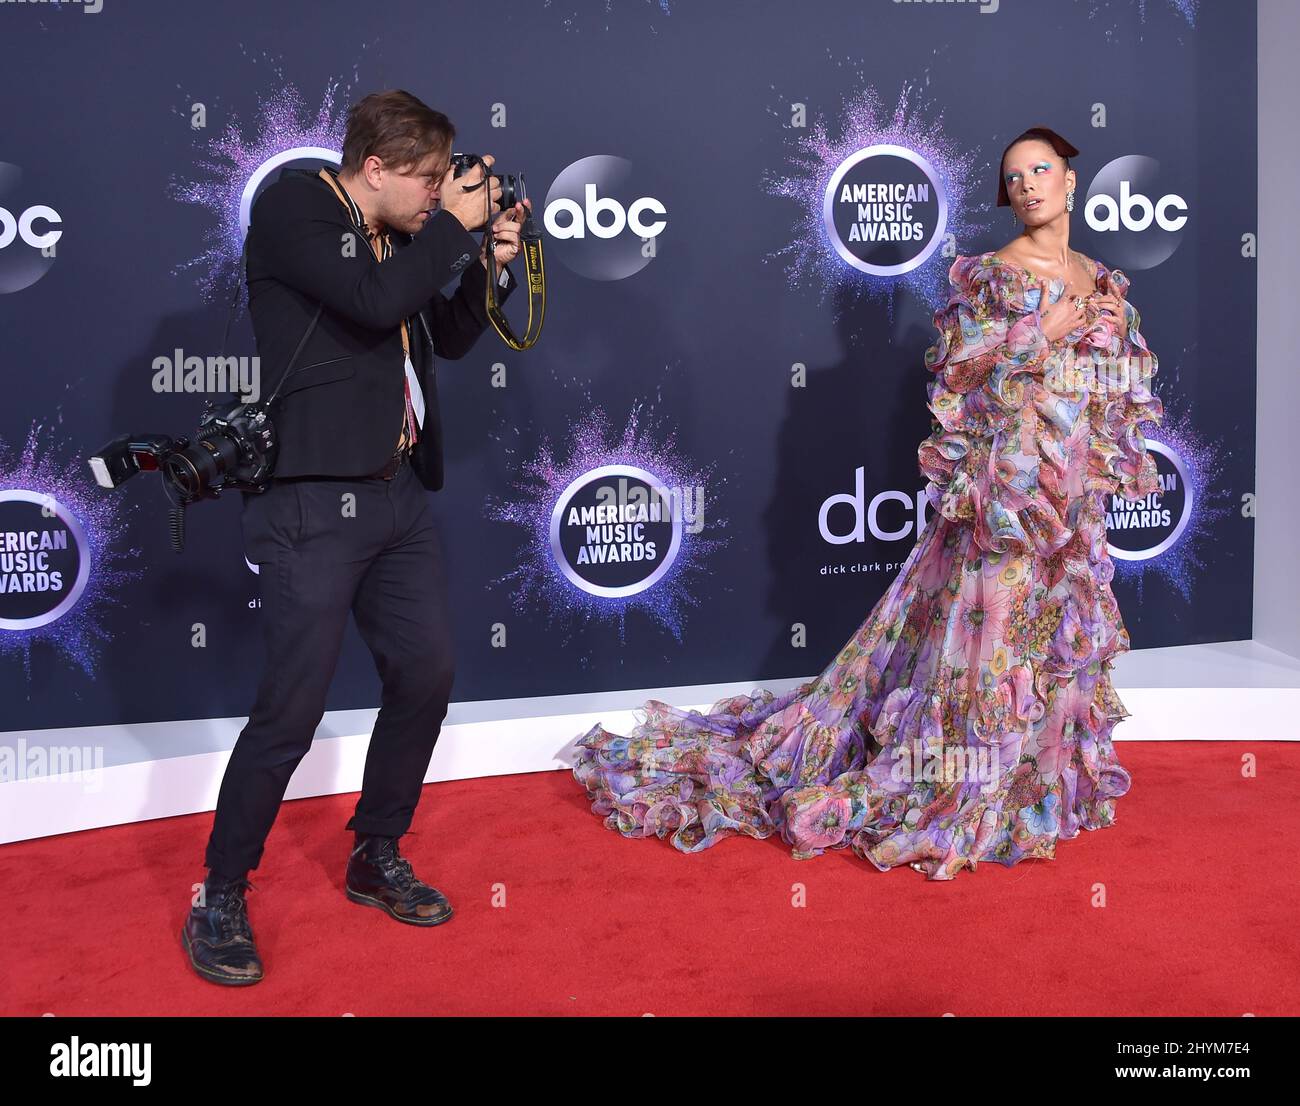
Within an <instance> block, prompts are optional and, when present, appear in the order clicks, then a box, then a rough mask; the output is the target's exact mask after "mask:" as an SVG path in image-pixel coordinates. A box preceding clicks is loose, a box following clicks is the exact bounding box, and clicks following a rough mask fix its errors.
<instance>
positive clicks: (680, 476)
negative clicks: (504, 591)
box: [485, 405, 729, 641]
mask: <svg viewBox="0 0 1300 1106" xmlns="http://www.w3.org/2000/svg"><path fill="white" fill-rule="evenodd" d="M724 485H725V481H724V479H723V478H721V477H719V476H718V475H716V473H715V472H714V470H713V467H711V466H710V467H708V468H703V467H701V466H699V465H697V464H695V463H694V462H692V461H691V460H690V459H688V458H686V457H684V456H683V455H682V454H681V453H680V451H679V450H678V449H677V447H676V444H675V441H674V438H673V435H672V434H671V433H670V432H664V431H663V430H661V429H660V427H659V426H658V425H657V422H656V418H655V413H654V409H653V408H652V407H648V406H645V405H637V406H635V407H633V409H632V410H631V411H630V412H629V414H628V418H627V422H626V424H625V426H624V427H623V430H622V431H621V432H616V431H614V430H613V429H612V428H611V426H610V423H609V420H608V417H607V416H606V415H605V413H604V412H603V411H602V410H601V409H600V408H593V409H592V410H591V411H590V412H589V413H588V414H586V415H585V416H583V417H581V418H579V419H577V420H576V421H575V422H574V423H573V424H572V425H571V426H570V428H569V437H568V441H567V443H566V446H565V448H564V450H563V453H562V455H557V453H556V451H555V450H553V448H552V447H551V445H550V443H549V442H548V441H547V440H546V439H545V438H543V440H542V442H541V444H540V446H539V447H538V448H537V450H536V451H535V453H534V454H533V455H532V456H531V458H530V459H528V460H527V461H525V462H524V463H523V464H522V466H520V467H519V468H518V469H517V470H516V475H515V477H514V478H513V479H512V490H511V493H510V494H509V495H507V496H502V497H490V498H489V500H488V502H487V505H486V512H485V513H486V514H487V516H488V517H489V518H494V519H497V520H498V521H502V522H510V523H513V524H515V525H517V526H520V527H522V528H523V530H524V538H523V545H522V546H521V548H520V549H519V553H518V558H517V563H518V567H517V568H515V569H513V570H512V571H510V572H507V573H505V574H503V575H501V576H499V577H498V578H497V579H495V580H494V581H493V582H492V583H493V584H494V585H495V586H502V587H508V588H510V589H511V603H512V605H513V607H514V609H515V610H516V611H519V612H532V611H540V612H542V613H543V615H544V616H545V617H546V619H547V622H548V624H551V625H558V626H560V627H561V628H562V629H564V630H566V631H569V630H572V629H574V628H575V627H576V626H578V625H579V624H582V625H586V624H589V623H592V622H608V623H614V624H616V625H617V626H618V631H619V639H620V641H622V640H624V638H625V632H626V627H627V619H628V615H629V614H630V613H631V612H633V611H640V612H642V613H644V614H646V615H648V616H649V617H650V618H651V619H652V620H653V621H655V622H657V623H658V624H659V625H660V626H661V627H663V628H664V629H666V630H668V631H669V632H670V633H671V634H672V635H673V637H674V638H676V639H677V640H678V641H680V640H681V638H682V631H683V627H684V624H685V617H686V610H687V608H689V607H692V606H694V605H695V604H696V600H695V598H694V596H693V595H692V594H691V592H692V588H693V586H694V584H695V581H696V580H697V579H698V578H699V577H700V575H701V574H704V573H705V572H706V571H707V570H706V565H707V561H708V559H709V557H710V556H711V555H712V554H713V553H714V552H715V551H716V550H718V549H719V548H721V547H722V546H723V545H725V544H726V543H727V541H728V540H729V538H728V536H727V535H726V533H725V530H726V526H727V519H726V518H725V517H724V516H723V515H722V513H721V511H720V510H719V505H720V504H721V503H722V502H724V494H723V489H724Z"/></svg>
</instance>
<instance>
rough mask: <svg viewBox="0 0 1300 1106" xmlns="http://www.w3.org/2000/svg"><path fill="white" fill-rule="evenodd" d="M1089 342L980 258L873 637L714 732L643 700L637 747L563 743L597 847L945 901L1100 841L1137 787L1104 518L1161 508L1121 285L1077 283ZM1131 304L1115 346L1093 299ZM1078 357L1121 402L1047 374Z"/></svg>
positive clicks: (943, 364) (935, 401)
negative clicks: (600, 819)
mask: <svg viewBox="0 0 1300 1106" xmlns="http://www.w3.org/2000/svg"><path fill="white" fill-rule="evenodd" d="M1092 265H1093V267H1094V268H1095V270H1096V277H1097V292H1095V293H1093V294H1092V295H1091V296H1089V297H1087V301H1086V303H1085V307H1086V309H1087V315H1086V320H1085V323H1084V324H1083V326H1081V327H1080V328H1079V329H1078V330H1076V331H1074V332H1073V333H1072V334H1069V335H1066V336H1065V337H1064V338H1062V339H1060V340H1059V341H1056V342H1049V341H1048V339H1047V338H1046V336H1045V335H1044V334H1043V332H1042V331H1041V329H1040V328H1039V305H1040V299H1041V296H1042V293H1043V290H1044V287H1046V289H1047V292H1048V295H1049V297H1050V298H1049V302H1055V301H1056V299H1058V298H1059V297H1060V296H1061V294H1062V292H1063V284H1062V282H1061V281H1059V280H1054V281H1052V282H1051V283H1050V285H1047V284H1046V282H1043V281H1040V280H1039V279H1038V278H1037V277H1034V276H1033V274H1031V273H1029V272H1028V271H1027V270H1025V269H1023V268H1021V267H1019V266H1017V265H1015V264H1013V263H1011V262H1009V261H1006V260H1003V259H1002V258H999V257H997V256H996V255H995V254H994V253H993V252H989V253H983V254H979V255H975V256H970V257H959V258H957V260H956V262H955V263H954V264H953V265H952V268H951V269H950V271H949V283H950V285H951V294H950V298H949V302H948V304H947V306H946V307H944V308H942V309H940V310H939V311H936V312H935V315H934V322H935V326H936V327H937V328H938V331H939V337H938V339H937V340H936V342H935V344H934V345H933V346H931V347H930V348H929V349H928V350H927V351H926V355H925V358H926V365H927V367H928V368H930V369H931V370H932V372H933V373H934V378H933V380H932V381H931V383H930V385H929V407H930V410H931V411H932V412H933V414H934V419H935V422H934V427H935V429H934V432H933V433H932V434H931V435H930V437H929V438H927V439H926V440H925V441H924V442H922V443H921V446H920V448H919V450H918V454H919V459H920V467H921V471H922V473H923V474H924V475H925V477H926V478H927V480H928V484H927V488H926V492H927V496H928V498H929V501H930V503H931V505H932V506H933V508H934V514H933V515H932V516H931V518H930V520H929V522H928V524H927V525H926V527H925V529H924V530H923V531H922V532H921V533H920V535H919V536H918V539H917V542H916V545H915V546H914V547H913V549H912V551H911V553H910V554H909V555H908V557H907V560H906V561H905V562H904V564H903V566H902V568H901V570H900V571H899V573H898V576H897V577H896V578H895V579H894V581H893V583H892V584H891V585H890V587H889V589H888V590H887V591H886V592H885V593H884V595H882V596H881V598H880V600H879V602H878V603H877V604H876V606H875V608H874V609H873V610H872V611H871V613H870V614H869V615H868V616H867V618H866V621H865V622H863V623H862V625H861V626H860V627H859V628H858V630H857V632H856V633H854V635H853V636H852V638H850V639H849V641H848V642H847V643H846V644H845V645H844V648H843V649H841V650H840V652H839V654H838V655H837V656H836V657H835V659H834V660H833V661H832V662H831V663H830V665H829V666H828V667H827V668H826V669H825V670H824V671H823V672H822V673H821V674H820V675H818V676H816V677H814V678H813V679H811V680H809V681H808V682H806V683H804V684H802V685H800V686H798V687H796V688H794V689H792V690H791V691H789V692H787V693H786V694H784V695H782V696H780V697H777V696H775V695H774V694H773V693H772V692H770V691H767V690H762V689H760V690H757V691H755V692H754V694H752V695H739V696H735V697H732V698H729V699H723V700H721V701H719V702H718V703H716V704H714V705H713V707H712V708H711V709H710V711H709V713H707V714H701V713H699V712H698V711H686V710H682V709H680V708H677V707H673V706H671V705H669V704H667V703H662V702H659V701H657V700H651V701H650V702H648V703H647V704H646V705H645V707H644V709H643V711H640V712H638V724H637V725H636V727H635V728H634V729H633V731H632V733H631V734H629V735H627V736H620V735H617V734H613V733H610V732H609V731H607V730H605V729H604V727H602V726H601V725H600V724H597V725H595V726H593V727H592V729H591V730H590V731H588V732H587V733H586V734H585V735H583V736H582V737H581V738H579V740H578V749H577V752H578V759H577V762H576V764H575V766H574V769H573V773H574V776H575V778H576V779H577V780H578V782H580V783H581V784H583V786H584V787H585V788H586V790H587V796H588V798H589V799H591V800H593V802H592V810H593V811H594V812H595V813H597V814H600V815H604V816H605V824H606V825H607V826H608V827H609V828H610V829H614V830H617V831H619V832H620V833H622V834H624V835H625V836H628V837H648V836H650V835H651V834H657V835H658V836H659V837H668V838H669V840H671V842H672V844H673V845H674V846H676V847H677V848H678V849H680V850H682V851H683V852H697V851H699V850H700V849H704V848H707V847H709V846H711V845H714V844H716V843H717V841H719V840H720V839H721V838H723V837H727V836H731V835H734V834H742V833H743V834H747V835H749V836H750V837H758V838H763V837H767V836H769V835H771V834H772V833H773V832H779V833H780V834H781V837H782V839H783V840H784V841H785V842H787V843H788V844H789V845H791V846H792V852H793V855H794V856H795V857H796V858H797V859H805V858H808V857H812V856H816V855H818V854H820V853H821V852H822V851H823V850H824V849H827V848H834V849H840V848H844V847H846V846H847V847H851V848H852V849H853V851H854V852H855V853H856V854H857V855H858V856H860V857H862V858H863V859H865V860H867V861H869V862H870V863H871V864H873V865H875V866H876V867H877V868H879V869H880V870H882V871H883V870H887V869H889V868H891V867H895V866H898V865H902V864H911V865H912V866H913V867H915V868H917V869H918V870H921V871H924V872H925V874H926V876H927V878H929V879H952V878H953V877H954V876H955V875H956V874H957V873H958V872H959V871H961V870H962V869H963V868H970V869H972V870H974V869H975V867H976V864H977V862H978V861H981V860H989V861H994V862H996V863H999V864H1003V865H1007V866H1010V865H1013V864H1016V863H1017V862H1019V861H1021V860H1024V859H1025V858H1027V857H1052V856H1054V855H1055V850H1056V842H1057V839H1058V838H1066V839H1068V838H1072V837H1075V836H1077V835H1078V833H1079V830H1080V828H1083V829H1098V828H1100V827H1103V826H1108V825H1110V824H1111V823H1112V822H1113V821H1114V818H1115V814H1114V801H1115V799H1116V798H1118V797H1119V796H1121V795H1123V794H1125V792H1127V791H1128V788H1129V783H1130V779H1129V774H1128V772H1127V771H1125V769H1124V768H1123V767H1122V766H1121V765H1120V764H1119V762H1118V760H1117V759H1116V757H1115V751H1114V749H1113V747H1112V744H1111V730H1112V729H1113V728H1114V725H1115V723H1116V722H1118V721H1119V720H1120V719H1122V718H1125V717H1127V716H1128V712H1127V711H1126V710H1125V709H1124V706H1123V704H1122V703H1121V702H1120V699H1119V697H1118V696H1117V695H1116V693H1115V690H1114V688H1113V687H1112V685H1111V679H1110V672H1109V669H1110V666H1111V662H1112V660H1113V658H1114V657H1115V656H1116V655H1118V654H1119V653H1122V652H1124V651H1126V650H1127V649H1128V647H1129V640H1128V634H1127V631H1126V630H1125V629H1124V625H1123V622H1122V620H1121V618H1120V612H1119V609H1118V607H1117V606H1116V604H1115V598H1114V595H1113V594H1112V592H1111V588H1110V580H1111V578H1112V576H1113V574H1114V567H1113V565H1112V563H1111V560H1110V557H1109V555H1108V553H1107V549H1106V531H1105V513H1106V501H1107V500H1108V498H1109V497H1110V496H1111V495H1113V494H1118V495H1122V496H1124V497H1126V498H1128V499H1137V498H1140V497H1142V496H1145V495H1147V494H1149V493H1151V492H1152V491H1156V490H1158V487H1159V484H1158V479H1157V473H1156V468H1155V463H1154V460H1153V458H1152V457H1151V456H1150V455H1149V454H1148V453H1147V452H1146V445H1145V441H1144V439H1143V437H1142V433H1141V431H1140V430H1139V429H1138V423H1139V422H1143V421H1153V422H1157V421H1159V419H1160V418H1161V415H1162V409H1161V404H1160V401H1159V400H1158V399H1157V398H1155V397H1154V396H1153V395H1152V394H1151V392H1150V389H1149V387H1148V385H1149V374H1150V373H1154V371H1155V367H1156V360H1155V358H1154V356H1152V355H1151V354H1150V351H1149V350H1148V349H1147V345H1146V342H1145V340H1144V339H1143V337H1142V335H1141V333H1140V332H1139V329H1138V327H1139V322H1140V319H1139V315H1138V313H1137V311H1136V310H1135V309H1134V308H1133V306H1132V305H1131V304H1129V303H1128V301H1127V299H1126V298H1125V297H1126V292H1127V289H1128V284H1129V282H1128V278H1127V277H1126V276H1125V275H1124V274H1123V273H1121V272H1120V271H1118V270H1114V271H1108V270H1107V269H1106V268H1105V267H1104V266H1102V265H1099V264H1097V263H1096V262H1092ZM1105 292H1110V293H1113V294H1115V295H1117V296H1118V297H1119V298H1120V299H1121V301H1122V302H1123V304H1124V310H1125V314H1126V317H1127V320H1128V335H1127V336H1126V337H1125V338H1121V337H1120V336H1119V334H1118V333H1116V331H1115V327H1114V324H1113V322H1112V320H1111V319H1110V318H1109V317H1107V316H1104V315H1101V314H1100V311H1099V309H1098V307H1097V306H1096V304H1095V303H1093V302H1092V301H1093V299H1094V298H1095V296H1096V295H1097V294H1098V293H1105ZM1070 350H1073V351H1074V352H1075V353H1076V354H1077V355H1079V356H1083V355H1086V354H1089V353H1090V352H1091V351H1094V350H1095V351H1097V352H1098V353H1099V354H1102V355H1110V356H1111V357H1123V358H1129V359H1141V358H1145V361H1144V362H1138V361H1133V360H1131V361H1130V363H1131V364H1133V365H1134V366H1135V367H1136V365H1138V364H1140V363H1144V364H1145V365H1146V366H1147V367H1148V374H1142V373H1138V372H1134V373H1132V374H1130V378H1129V379H1128V380H1127V381H1121V383H1122V384H1123V385H1124V386H1123V387H1120V386H1118V385H1117V382H1116V379H1117V378H1115V377H1114V375H1113V374H1111V376H1110V378H1109V385H1108V386H1107V385H1104V384H1103V383H1102V382H1101V381H1102V377H1101V375H1100V374H1098V376H1097V377H1096V378H1095V379H1093V380H1089V379H1088V378H1087V377H1086V376H1083V375H1082V374H1075V375H1073V376H1071V375H1069V374H1064V373H1060V372H1053V371H1052V366H1053V365H1054V363H1055V362H1056V361H1057V360H1058V359H1059V357H1060V355H1061V354H1063V353H1066V352H1068V351H1070Z"/></svg>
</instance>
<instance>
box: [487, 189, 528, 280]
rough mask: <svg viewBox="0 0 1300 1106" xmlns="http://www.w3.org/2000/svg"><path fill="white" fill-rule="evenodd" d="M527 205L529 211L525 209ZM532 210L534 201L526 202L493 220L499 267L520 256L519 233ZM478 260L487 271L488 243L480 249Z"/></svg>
mask: <svg viewBox="0 0 1300 1106" xmlns="http://www.w3.org/2000/svg"><path fill="white" fill-rule="evenodd" d="M525 205H527V210H525V209H524V208H525ZM532 210H533V201H532V200H524V201H523V203H518V204H515V206H514V207H512V208H510V209H509V210H508V211H503V212H501V214H500V215H498V216H497V217H496V218H495V219H493V220H492V237H493V242H494V243H495V246H496V248H495V249H494V250H493V251H492V252H493V253H494V254H495V255H496V259H497V264H498V265H507V264H509V263H510V262H511V261H513V260H514V259H515V258H516V257H518V256H519V250H520V248H521V244H520V241H519V232H520V230H522V229H523V225H524V219H525V218H527V216H528V215H529V214H530V213H531V212H532ZM478 259H479V261H481V262H482V263H483V267H484V268H485V269H486V268H487V263H488V258H487V242H486V241H484V243H483V245H482V246H480V247H479V251H478ZM489 271H490V270H489Z"/></svg>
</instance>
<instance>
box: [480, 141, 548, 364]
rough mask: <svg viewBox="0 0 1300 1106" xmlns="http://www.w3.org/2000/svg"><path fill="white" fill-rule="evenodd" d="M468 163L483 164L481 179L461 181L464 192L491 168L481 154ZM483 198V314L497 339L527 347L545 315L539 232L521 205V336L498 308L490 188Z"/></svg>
mask: <svg viewBox="0 0 1300 1106" xmlns="http://www.w3.org/2000/svg"><path fill="white" fill-rule="evenodd" d="M472 164H478V165H480V166H482V167H483V180H481V181H479V182H478V184H471V185H463V186H462V187H463V188H464V189H465V191H466V192H473V191H474V190H475V189H476V188H482V187H483V185H484V183H485V182H487V181H489V180H490V179H491V170H490V169H489V168H488V166H487V163H486V162H485V161H484V160H483V159H482V158H481V157H478V156H474V158H473V162H472ZM526 199H528V187H527V185H526V184H525V183H524V175H523V173H520V174H519V200H520V201H521V202H522V201H523V200H526ZM483 200H484V210H485V212H486V216H485V221H484V227H485V229H484V231H483V243H484V247H485V250H486V253H487V271H488V282H487V291H486V292H485V293H484V301H485V306H486V308H487V317H488V319H489V320H490V321H491V323H492V326H493V328H494V329H495V330H496V332H497V333H498V334H500V335H501V340H502V341H503V342H505V344H506V345H508V346H509V347H510V348H511V349H515V350H525V349H530V348H532V347H533V346H534V345H536V344H537V339H538V338H540V337H541V334H542V320H543V319H544V318H545V317H546V270H545V267H544V266H543V264H542V232H541V231H539V230H538V229H537V224H536V223H534V222H533V213H532V211H531V210H530V209H529V208H528V207H525V208H524V211H525V212H527V214H526V215H525V216H524V223H523V226H522V227H520V229H519V242H520V245H521V247H522V249H523V254H524V278H525V279H524V284H525V286H526V287H527V289H528V325H527V326H526V327H525V328H524V336H523V337H522V338H518V337H516V336H515V332H514V330H513V329H512V328H511V326H510V320H508V319H507V318H506V317H505V314H504V313H503V312H502V310H501V304H500V303H499V302H498V301H497V287H498V285H499V282H500V280H501V276H502V274H501V273H500V271H499V270H498V269H497V255H496V238H495V236H494V235H493V233H492V190H491V189H490V188H484V189H483ZM534 323H536V329H534V328H533V324H534Z"/></svg>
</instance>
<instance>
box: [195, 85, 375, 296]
mask: <svg viewBox="0 0 1300 1106" xmlns="http://www.w3.org/2000/svg"><path fill="white" fill-rule="evenodd" d="M350 87H351V86H350V85H343V84H341V83H340V82H338V81H331V82H330V83H329V84H328V85H327V86H326V88H325V93H324V95H323V96H322V98H321V100H320V103H319V105H318V106H316V107H314V108H309V107H307V105H306V101H305V100H304V98H303V95H302V93H301V92H299V91H298V90H297V89H296V88H294V87H293V86H292V85H289V84H285V85H284V86H283V87H281V88H280V89H279V90H278V91H276V92H275V93H273V94H272V95H270V96H268V97H267V98H266V99H265V100H263V101H262V102H261V103H260V104H259V106H258V108H257V121H256V124H255V128H256V133H255V134H254V135H252V136H251V137H249V136H246V135H245V133H244V129H243V127H242V126H241V125H240V123H239V120H238V119H236V118H234V117H232V118H231V120H230V122H228V123H227V124H226V126H225V128H224V129H223V130H221V131H219V132H218V133H217V134H216V135H215V136H214V137H212V138H208V139H206V140H203V141H201V143H200V148H199V151H198V153H197V155H196V160H195V172H196V173H197V174H198V175H197V176H196V178H195V179H193V180H190V181H180V180H177V179H175V178H173V180H172V182H171V195H172V197H173V199H176V200H179V201H180V202H181V203H189V204H197V205H199V206H200V207H204V208H206V209H207V210H208V211H209V212H210V213H211V214H212V217H213V219H214V225H213V227H212V228H211V229H210V230H209V231H208V233H207V235H206V237H205V245H204V250H203V252H202V253H201V254H199V255H198V256H197V257H194V258H192V259H191V260H189V261H187V262H184V263H182V264H180V265H178V266H177V267H176V268H175V269H174V270H173V272H174V273H176V274H177V275H179V274H180V273H183V272H185V271H186V270H188V269H195V270H197V277H196V279H197V282H198V285H199V289H200V291H201V293H202V294H203V297H204V298H205V299H208V300H212V299H214V298H217V297H218V295H219V294H220V293H221V289H222V288H223V287H225V288H227V289H228V288H230V287H232V285H231V282H232V281H233V280H235V279H236V274H237V273H238V270H239V257H240V252H241V250H242V249H243V243H244V226H243V219H244V217H245V215H246V209H247V198H246V196H245V192H246V190H247V189H248V187H249V185H250V182H251V183H254V184H256V183H260V181H256V180H255V178H256V177H257V176H258V175H259V174H267V170H266V169H265V168H264V167H267V166H272V167H274V162H275V161H276V159H277V158H279V157H280V156H282V155H283V154H284V153H285V152H286V151H289V150H341V149H342V148H343V132H344V127H345V123H346V115H347V107H346V105H345V104H341V102H340V101H343V100H346V99H347V96H346V93H347V91H348V89H349V88H350ZM341 93H343V94H344V95H340V94H341ZM199 133H202V132H199ZM304 156H306V155H304ZM321 160H324V159H323V158H322V159H321ZM267 175H269V174H267Z"/></svg>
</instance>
